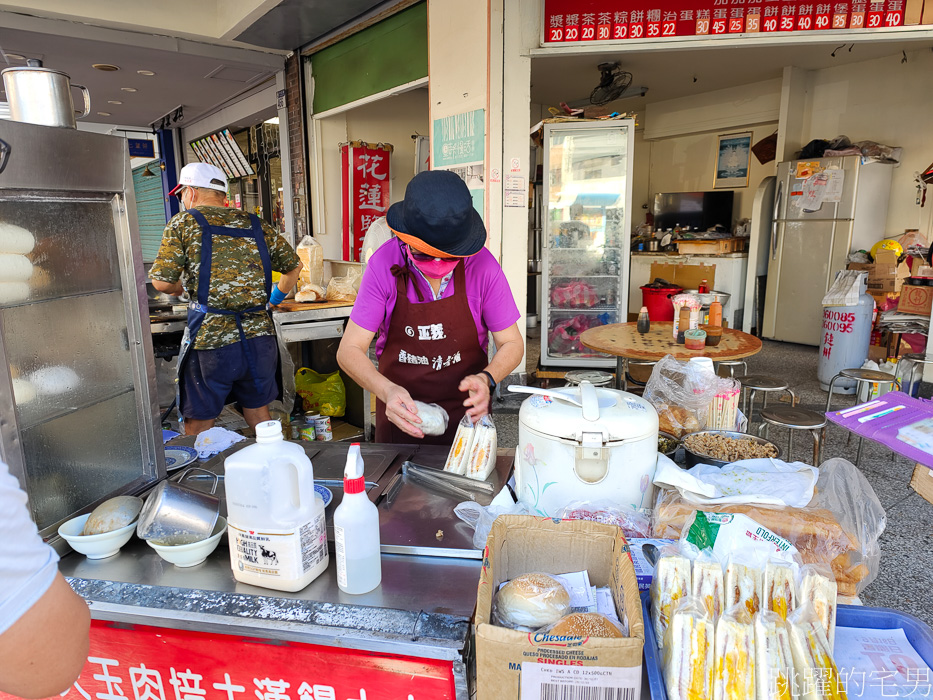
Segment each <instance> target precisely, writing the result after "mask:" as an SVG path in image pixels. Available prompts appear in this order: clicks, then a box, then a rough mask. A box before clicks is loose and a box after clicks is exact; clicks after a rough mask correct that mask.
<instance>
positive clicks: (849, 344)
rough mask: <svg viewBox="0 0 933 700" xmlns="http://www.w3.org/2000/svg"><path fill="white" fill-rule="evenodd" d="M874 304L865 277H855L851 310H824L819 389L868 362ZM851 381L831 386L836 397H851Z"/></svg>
mask: <svg viewBox="0 0 933 700" xmlns="http://www.w3.org/2000/svg"><path fill="white" fill-rule="evenodd" d="M874 309H875V300H874V299H873V298H872V297H871V295H870V294H869V293H868V276H867V275H864V274H863V275H860V276H859V298H858V303H857V304H855V306H824V307H823V330H822V334H821V337H820V358H819V363H818V364H817V377H818V378H819V380H820V388H821V389H823V391H828V390H829V383H830V382H831V381H832V379H833V377H835V376H836V375H837V374H839V372H840V371H841V370H844V369H857V368H859V367H861V366H862V363H863V362H865V360H866V359H868V345H869V342H870V341H871V327H872V314H873V312H874ZM855 388H856V382H855V381H854V380H842V379H840V380H838V381H837V382H836V383H835V385H833V391H834V393H837V394H854V393H855Z"/></svg>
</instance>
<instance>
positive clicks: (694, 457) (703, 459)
mask: <svg viewBox="0 0 933 700" xmlns="http://www.w3.org/2000/svg"><path fill="white" fill-rule="evenodd" d="M712 434H719V435H725V436H726V437H731V438H736V439H737V440H750V441H752V442H757V443H758V444H760V445H773V446H774V448H775V449H776V450H777V455H776V458H778V459H779V458H780V457H781V456H782V455H783V451H782V450H781V447H780V445H778V444H777V443H774V442H771V440H766V439H765V438H763V437H758V436H757V435H749V434H748V433H739V432H737V431H735V430H698V431H697V432H695V433H688V434H687V435H684V436H683V437H682V438H681V444H682V445H683V448H684V455H685V458H686V464H687V467H688V468H689V467H692V466H694V465H695V464H712V465H714V466H717V467H723V466H725V465H727V464H731V462H724V461H723V460H721V459H713V458H712V457H708V456H707V455H704V454H700V453H698V452H691V451H690V449H689V448H688V447H687V438H688V437H690V436H692V435H712Z"/></svg>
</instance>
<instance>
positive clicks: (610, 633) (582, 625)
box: [548, 613, 625, 639]
mask: <svg viewBox="0 0 933 700" xmlns="http://www.w3.org/2000/svg"><path fill="white" fill-rule="evenodd" d="M548 634H552V635H555V636H556V635H560V636H563V637H612V638H616V639H618V638H621V637H624V636H625V635H623V634H622V632H621V630H620V629H619V628H618V627H617V626H616V624H615V623H614V622H613V621H612V620H610V619H609V618H608V617H606V616H605V615H602V614H600V613H572V614H570V615H567V616H566V617H563V618H561V619H560V621H559V622H558V623H557V624H556V625H554V626H553V627H552V628H551V629H550V630H548Z"/></svg>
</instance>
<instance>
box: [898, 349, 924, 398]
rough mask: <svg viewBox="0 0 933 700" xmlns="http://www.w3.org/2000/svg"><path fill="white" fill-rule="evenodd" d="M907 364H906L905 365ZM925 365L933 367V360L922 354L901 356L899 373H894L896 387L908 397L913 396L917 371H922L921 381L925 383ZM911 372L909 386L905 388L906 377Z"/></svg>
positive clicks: (914, 353)
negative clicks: (908, 371)
mask: <svg viewBox="0 0 933 700" xmlns="http://www.w3.org/2000/svg"><path fill="white" fill-rule="evenodd" d="M905 363H906V364H905ZM924 365H933V360H931V359H927V356H926V355H921V354H920V353H916V352H912V353H909V354H907V355H901V356H900V357H899V358H898V360H897V371H896V372H895V373H894V378H895V380H896V381H895V386H896V387H897V388H898V389H899V390H901V391H903V392H904V393H906V394H907V395H908V396H913V393H912V392H913V388H914V375H915V374H916V372H917V369H918V368H919V369H920V381H923V366H924ZM908 369H909V370H910V374H909V375H908V377H909V379H908V380H907V386H906V387H905V386H904V375H907V370H908Z"/></svg>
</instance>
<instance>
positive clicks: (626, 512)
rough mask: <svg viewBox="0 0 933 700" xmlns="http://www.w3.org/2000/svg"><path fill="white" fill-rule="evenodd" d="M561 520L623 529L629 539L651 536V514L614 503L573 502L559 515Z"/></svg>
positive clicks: (605, 501) (596, 501) (599, 501)
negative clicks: (586, 521) (581, 521)
mask: <svg viewBox="0 0 933 700" xmlns="http://www.w3.org/2000/svg"><path fill="white" fill-rule="evenodd" d="M557 517H558V518H560V519H561V520H589V521H591V522H595V523H603V524H605V525H615V526H617V527H620V528H622V534H623V535H625V536H626V537H627V538H632V537H650V536H651V512H650V511H648V510H633V509H632V508H631V507H629V506H623V505H619V504H618V503H616V502H614V501H609V500H595V501H571V502H570V503H568V504H567V505H566V506H564V507H563V509H561V511H560V512H559V513H558V514H557Z"/></svg>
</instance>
